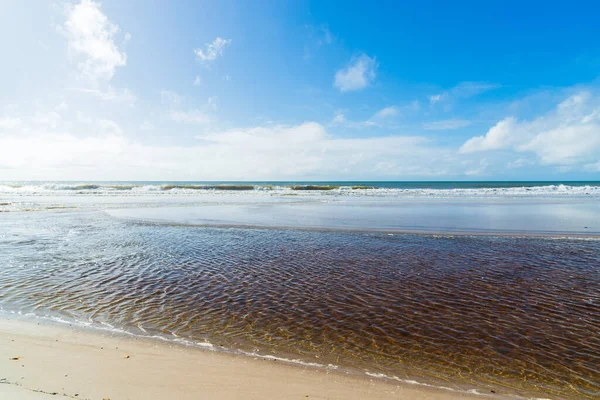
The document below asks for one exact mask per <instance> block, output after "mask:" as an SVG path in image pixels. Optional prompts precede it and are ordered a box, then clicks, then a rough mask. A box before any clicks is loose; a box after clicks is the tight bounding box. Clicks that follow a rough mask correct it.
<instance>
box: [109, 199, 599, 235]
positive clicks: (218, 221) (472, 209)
mask: <svg viewBox="0 0 600 400" xmlns="http://www.w3.org/2000/svg"><path fill="white" fill-rule="evenodd" d="M108 212H109V213H110V214H111V215H113V216H116V217H119V218H127V219H133V220H149V221H155V222H166V223H177V224H187V225H203V226H238V227H240V226H247V227H250V226H262V227H280V228H281V227H293V228H298V227H301V228H325V229H338V230H339V229H346V230H372V231H386V232H454V233H458V232H463V233H464V232H473V233H485V232H495V233H527V234H553V235H562V234H579V235H600V201H597V200H594V199H587V198H586V199H578V200H573V199H571V200H570V201H556V200H549V199H543V200H538V201H535V202H533V201H530V200H522V199H495V200H485V201H484V200H480V199H453V200H448V199H446V200H440V199H429V200H425V199H419V200H418V201H415V200H406V199H403V200H402V199H393V200H389V199H385V198H384V199H371V198H358V199H343V200H340V199H336V200H330V201H327V202H318V201H312V202H309V201H297V202H277V203H263V204H260V203H253V204H249V203H241V204H210V205H207V204H203V205H200V206H193V207H192V206H189V207H161V208H160V210H157V209H151V208H128V209H116V210H110V211H108Z"/></svg>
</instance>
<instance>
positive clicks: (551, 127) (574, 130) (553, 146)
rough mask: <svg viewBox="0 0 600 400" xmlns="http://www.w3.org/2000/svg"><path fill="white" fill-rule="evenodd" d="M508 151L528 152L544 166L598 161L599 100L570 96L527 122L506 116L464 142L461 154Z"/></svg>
mask: <svg viewBox="0 0 600 400" xmlns="http://www.w3.org/2000/svg"><path fill="white" fill-rule="evenodd" d="M502 149H511V150H514V151H517V152H532V153H534V154H536V155H537V157H538V158H539V160H540V162H541V163H542V164H546V165H562V166H568V165H577V164H582V165H583V164H588V163H594V162H596V161H598V160H599V159H600V99H599V98H598V97H595V96H593V95H592V94H590V93H588V92H580V93H578V94H575V95H572V96H570V97H568V98H567V99H566V100H564V101H563V102H562V103H560V104H558V106H557V107H556V109H555V110H553V111H551V112H548V113H547V114H545V115H542V116H540V117H537V118H535V119H533V120H531V121H518V120H517V119H516V118H514V117H508V118H505V119H503V120H502V121H499V122H498V123H497V124H496V125H494V126H493V127H492V128H491V129H490V130H489V131H488V132H487V133H486V134H485V135H484V136H476V137H473V138H471V139H469V140H467V141H466V142H465V143H464V144H463V145H462V147H461V148H460V152H461V153H472V152H480V151H490V150H502Z"/></svg>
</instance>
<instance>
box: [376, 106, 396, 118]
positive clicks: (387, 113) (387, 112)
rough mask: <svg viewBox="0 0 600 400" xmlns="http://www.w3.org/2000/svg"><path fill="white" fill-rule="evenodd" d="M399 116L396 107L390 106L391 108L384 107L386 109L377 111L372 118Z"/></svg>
mask: <svg viewBox="0 0 600 400" xmlns="http://www.w3.org/2000/svg"><path fill="white" fill-rule="evenodd" d="M399 114H400V111H398V107H395V106H391V107H386V108H383V109H381V110H379V111H377V112H376V113H375V115H373V118H391V117H396V116H398V115H399Z"/></svg>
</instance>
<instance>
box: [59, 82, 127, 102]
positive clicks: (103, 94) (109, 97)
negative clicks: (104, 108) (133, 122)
mask: <svg viewBox="0 0 600 400" xmlns="http://www.w3.org/2000/svg"><path fill="white" fill-rule="evenodd" d="M70 90H71V91H74V92H80V93H86V94H89V95H92V96H95V97H97V98H99V99H101V100H104V101H111V102H115V103H121V104H126V105H128V106H133V105H134V104H135V102H136V101H137V97H136V95H135V94H133V92H132V91H131V90H129V89H127V88H125V89H121V90H119V89H115V88H113V87H112V86H108V88H107V89H106V90H100V89H89V88H72V89H70Z"/></svg>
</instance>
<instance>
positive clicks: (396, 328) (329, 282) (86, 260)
mask: <svg viewBox="0 0 600 400" xmlns="http://www.w3.org/2000/svg"><path fill="white" fill-rule="evenodd" d="M0 306H1V307H2V308H3V309H4V310H5V311H15V312H22V313H34V314H36V315H48V316H55V317H61V318H63V319H66V320H71V321H84V322H90V323H92V324H93V325H95V326H111V327H115V328H120V329H124V330H126V331H128V332H132V333H136V334H141V335H162V336H163V337H165V338H180V339H189V340H193V341H200V342H202V341H208V342H210V343H213V344H214V345H215V346H217V347H219V346H223V348H227V349H239V350H243V351H245V352H255V353H258V354H263V355H274V356H277V357H282V358H293V359H299V360H303V361H305V362H315V363H319V364H322V365H327V364H334V365H337V366H339V367H340V368H341V369H344V370H347V371H354V372H360V373H363V372H364V371H368V372H370V373H372V374H385V375H386V376H396V377H399V378H402V379H416V380H418V381H423V382H430V383H433V384H436V385H441V386H449V387H459V388H472V387H476V388H483V389H485V390H495V391H496V392H498V393H504V394H518V395H523V396H535V397H549V396H550V397H553V398H590V399H591V398H597V397H598V396H599V395H600V370H599V366H600V352H599V349H600V334H599V332H600V241H599V240H583V239H544V238H511V237H491V236H483V237H473V236H447V235H446V236H434V235H392V236H390V235H388V234H385V233H364V232H363V233H360V232H354V233H351V232H335V231H332V232H328V231H297V230H277V229H238V228H209V227H195V226H169V225H158V224H152V223H144V222H131V221H125V220H118V219H115V218H111V217H110V216H108V215H106V214H105V213H103V212H98V211H86V212H82V211H79V212H37V213H6V214H4V215H2V217H1V219H0Z"/></svg>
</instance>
